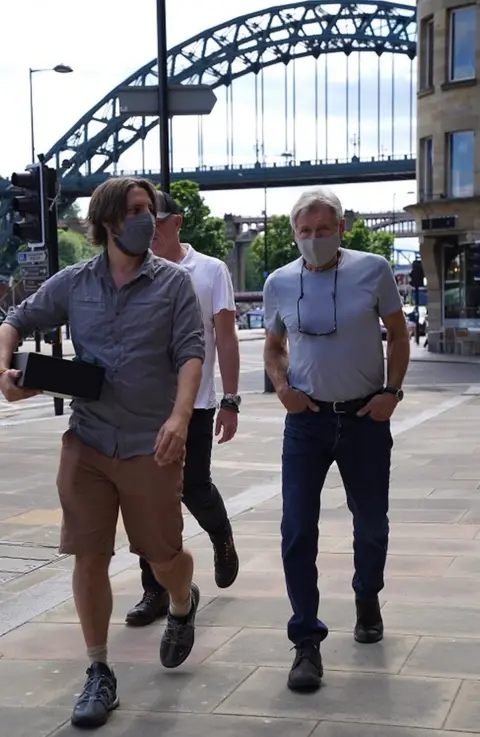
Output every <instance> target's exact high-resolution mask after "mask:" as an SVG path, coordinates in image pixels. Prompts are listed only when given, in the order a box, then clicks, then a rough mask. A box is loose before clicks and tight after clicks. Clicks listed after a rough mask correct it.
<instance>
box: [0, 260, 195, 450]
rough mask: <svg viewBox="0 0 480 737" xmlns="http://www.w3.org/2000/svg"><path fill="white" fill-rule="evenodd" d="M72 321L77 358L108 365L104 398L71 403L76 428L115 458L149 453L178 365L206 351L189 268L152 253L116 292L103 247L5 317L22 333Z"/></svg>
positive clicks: (89, 442)
mask: <svg viewBox="0 0 480 737" xmlns="http://www.w3.org/2000/svg"><path fill="white" fill-rule="evenodd" d="M67 321H68V322H70V326H71V338H72V342H73V345H74V349H75V353H76V355H77V356H78V358H80V359H81V360H83V361H89V362H90V363H97V364H98V365H99V366H104V367H105V370H106V373H105V381H104V385H103V388H102V392H101V396H100V399H99V400H98V401H87V400H79V399H75V400H74V401H73V402H72V408H73V413H72V416H71V418H70V427H71V428H72V429H73V430H74V431H75V433H76V434H77V435H78V437H79V438H80V439H81V440H82V441H83V442H84V443H86V444H87V445H90V446H92V447H94V448H96V449H97V450H98V451H100V452H101V453H104V454H105V455H107V456H109V457H110V458H113V457H117V458H131V457H133V456H136V455H150V454H151V453H153V452H154V444H155V439H156V436H157V433H158V431H159V429H160V427H161V426H162V425H163V423H164V422H165V421H166V420H167V419H168V417H169V415H170V414H171V411H172V408H173V404H174V402H175V397H176V392H177V375H178V371H179V369H180V367H181V366H182V365H183V364H184V363H185V362H186V361H188V360H189V359H191V358H199V359H201V360H202V361H203V360H204V357H205V349H204V336H203V321H202V314H201V310H200V305H199V303H198V299H197V296H196V294H195V290H194V287H193V283H192V281H191V278H190V276H189V274H188V273H187V272H186V271H185V269H183V268H182V267H180V266H178V265H176V264H172V263H170V262H168V261H165V260H164V259H161V258H157V257H156V256H154V255H153V254H152V253H151V252H149V253H148V255H147V257H146V259H145V261H144V263H143V265H142V268H141V270H140V272H139V273H138V275H137V277H136V278H135V279H134V280H133V281H131V282H129V283H128V284H126V285H125V286H123V287H122V288H121V289H119V290H117V288H116V287H115V284H114V282H113V279H112V277H111V275H110V271H109V268H108V259H107V256H106V254H105V253H102V254H101V255H100V256H97V257H96V258H94V259H92V260H90V261H87V262H83V263H80V264H75V265H74V266H69V267H67V268H66V269H64V270H63V271H60V272H59V273H58V274H55V275H54V276H53V277H51V278H50V279H48V280H47V281H46V282H45V283H44V284H43V285H42V286H41V287H40V289H39V290H38V292H36V294H34V295H32V296H31V297H29V298H28V299H27V300H25V301H24V302H23V303H22V304H21V305H20V306H19V307H18V308H17V310H16V312H15V313H14V314H12V315H11V316H9V317H8V318H7V319H6V322H7V323H8V324H9V325H12V327H14V328H15V329H16V330H17V331H18V332H19V333H20V334H21V335H22V336H23V335H26V334H28V333H31V332H32V331H33V330H36V329H38V330H46V329H47V328H53V327H60V326H61V325H63V324H64V323H66V322H67Z"/></svg>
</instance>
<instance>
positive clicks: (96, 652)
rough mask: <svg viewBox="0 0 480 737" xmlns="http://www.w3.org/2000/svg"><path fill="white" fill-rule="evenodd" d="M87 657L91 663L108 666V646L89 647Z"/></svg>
mask: <svg viewBox="0 0 480 737" xmlns="http://www.w3.org/2000/svg"><path fill="white" fill-rule="evenodd" d="M87 656H88V658H89V659H90V662H91V663H103V664H104V665H107V646H106V645H95V647H87Z"/></svg>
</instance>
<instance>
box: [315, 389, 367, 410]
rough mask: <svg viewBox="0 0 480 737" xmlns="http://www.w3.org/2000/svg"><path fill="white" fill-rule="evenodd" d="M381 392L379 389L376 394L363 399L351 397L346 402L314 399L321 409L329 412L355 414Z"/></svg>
mask: <svg viewBox="0 0 480 737" xmlns="http://www.w3.org/2000/svg"><path fill="white" fill-rule="evenodd" d="M380 393H381V391H378V392H375V393H374V394H370V395H369V396H368V397H362V399H349V400H348V401H346V402H321V401H320V400H318V399H314V400H313V401H314V402H315V404H316V405H318V407H320V409H322V410H326V411H327V412H333V413H334V414H336V415H355V414H356V413H357V412H359V411H360V410H361V409H362V408H363V407H365V405H366V404H368V403H369V401H370V400H371V399H373V397H376V396H377V394H380Z"/></svg>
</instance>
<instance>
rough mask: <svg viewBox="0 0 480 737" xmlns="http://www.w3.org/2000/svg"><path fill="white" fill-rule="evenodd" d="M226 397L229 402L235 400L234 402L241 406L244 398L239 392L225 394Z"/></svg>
mask: <svg viewBox="0 0 480 737" xmlns="http://www.w3.org/2000/svg"><path fill="white" fill-rule="evenodd" d="M224 399H225V400H226V401H227V402H233V404H236V405H237V407H239V406H240V405H241V403H242V398H241V396H240V395H239V394H225V396H224Z"/></svg>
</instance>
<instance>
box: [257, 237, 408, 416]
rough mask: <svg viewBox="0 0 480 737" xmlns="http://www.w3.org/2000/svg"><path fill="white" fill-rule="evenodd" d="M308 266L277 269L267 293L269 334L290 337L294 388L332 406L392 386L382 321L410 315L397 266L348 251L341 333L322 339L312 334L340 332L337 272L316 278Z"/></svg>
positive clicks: (341, 273) (343, 264) (341, 288)
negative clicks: (400, 314)
mask: <svg viewBox="0 0 480 737" xmlns="http://www.w3.org/2000/svg"><path fill="white" fill-rule="evenodd" d="M302 264H303V259H302V258H299V259H297V261H293V262H292V263H290V264H287V265H286V266H283V267H282V268H280V269H277V271H275V272H274V273H273V274H271V276H269V278H268V279H267V281H266V282H265V288H264V309H265V327H266V329H267V331H268V332H270V333H277V334H281V335H284V334H285V333H286V335H287V338H288V346H289V374H288V379H289V383H290V385H291V386H293V387H295V388H296V389H300V390H302V391H304V392H306V393H307V394H308V395H309V396H311V397H313V398H314V399H318V400H320V401H324V402H335V401H337V402H338V401H340V402H341V401H348V400H350V399H359V398H361V397H366V396H368V395H369V394H372V393H374V392H376V391H378V390H379V389H380V388H381V387H382V386H383V384H384V381H385V367H384V358H383V347H382V336H381V329H380V320H379V317H382V318H384V317H388V316H389V315H392V314H393V313H394V312H398V311H399V310H401V309H402V300H401V298H400V295H399V293H398V289H397V284H396V282H395V277H394V275H393V272H392V268H391V266H390V264H389V263H388V261H387V260H386V259H385V258H383V256H377V255H375V254H371V253H363V252H361V251H350V250H345V249H341V256H340V261H339V264H338V273H337V286H336V327H337V329H336V331H335V332H333V333H332V334H330V335H322V336H319V335H308V334H306V333H329V332H331V331H332V330H333V328H334V326H335V309H334V291H335V269H330V270H329V271H308V270H307V269H305V268H303V270H302ZM301 277H302V281H303V297H302V298H301V299H300V296H301ZM299 318H300V325H299ZM302 331H303V332H302Z"/></svg>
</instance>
